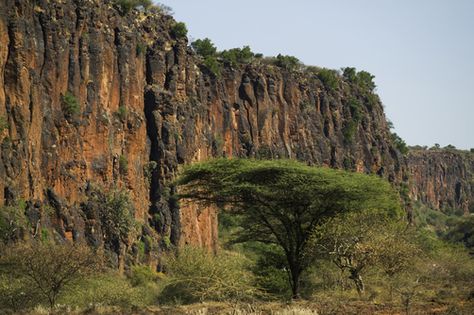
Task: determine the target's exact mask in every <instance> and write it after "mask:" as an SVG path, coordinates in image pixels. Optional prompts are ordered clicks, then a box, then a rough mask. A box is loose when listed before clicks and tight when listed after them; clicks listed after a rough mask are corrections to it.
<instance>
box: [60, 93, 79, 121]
mask: <svg viewBox="0 0 474 315" xmlns="http://www.w3.org/2000/svg"><path fill="white" fill-rule="evenodd" d="M62 100H63V111H64V114H65V116H66V117H67V118H71V117H73V116H75V115H77V114H79V113H80V112H81V107H80V105H79V102H78V101H77V98H76V97H75V96H74V94H72V93H71V92H69V91H67V92H66V94H64V96H63V99H62Z"/></svg>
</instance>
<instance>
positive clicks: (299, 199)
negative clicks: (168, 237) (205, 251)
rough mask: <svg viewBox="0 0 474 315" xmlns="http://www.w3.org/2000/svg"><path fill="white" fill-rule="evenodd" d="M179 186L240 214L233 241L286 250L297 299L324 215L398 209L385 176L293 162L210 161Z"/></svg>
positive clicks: (184, 194) (189, 171)
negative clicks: (309, 248)
mask: <svg viewBox="0 0 474 315" xmlns="http://www.w3.org/2000/svg"><path fill="white" fill-rule="evenodd" d="M178 184H179V185H181V198H190V199H194V200H198V201H202V202H204V203H205V204H208V203H211V204H219V205H222V206H227V211H229V212H230V213H234V214H235V215H239V216H240V217H241V219H242V220H241V227H242V229H240V230H239V231H238V232H236V234H235V235H234V242H248V241H256V242H261V243H264V244H274V245H276V246H278V247H279V248H281V249H282V251H283V252H284V255H285V258H286V268H287V270H288V271H289V280H290V284H291V289H292V294H293V297H294V298H298V297H299V294H300V276H301V274H302V272H303V271H304V270H306V269H307V268H308V266H309V264H310V262H311V258H312V257H310V256H309V255H307V254H306V252H307V251H306V249H307V245H308V239H309V236H310V235H311V233H312V232H313V230H314V228H315V227H316V226H317V225H319V224H321V223H322V222H323V220H324V219H325V218H327V217H331V216H333V215H335V214H337V213H339V212H346V211H348V210H360V209H364V208H377V209H381V210H386V211H397V209H399V205H398V200H397V197H396V195H395V194H394V193H393V191H392V189H391V187H390V185H389V184H388V183H387V182H385V181H383V180H381V179H380V178H377V177H374V176H367V175H363V174H356V173H349V172H344V171H336V170H332V169H326V168H316V167H309V166H306V165H304V164H302V163H299V162H295V161H288V160H276V161H262V160H239V159H232V160H226V159H217V160H211V161H208V162H205V163H199V164H195V165H191V166H189V167H187V168H185V170H184V172H183V174H182V175H181V177H180V179H179V180H178Z"/></svg>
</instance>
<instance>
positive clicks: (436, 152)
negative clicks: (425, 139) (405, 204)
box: [407, 149, 474, 214]
mask: <svg viewBox="0 0 474 315" xmlns="http://www.w3.org/2000/svg"><path fill="white" fill-rule="evenodd" d="M407 161H408V168H409V171H410V174H411V177H410V180H411V185H410V187H411V196H412V199H414V200H418V201H421V202H422V203H424V204H426V205H428V206H430V207H431V208H433V209H440V210H442V211H445V212H451V213H452V212H456V211H457V210H462V212H464V213H465V214H467V213H472V212H474V153H471V152H467V151H459V150H454V149H430V150H422V149H418V150H410V153H409V154H408V156H407Z"/></svg>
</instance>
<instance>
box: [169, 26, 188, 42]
mask: <svg viewBox="0 0 474 315" xmlns="http://www.w3.org/2000/svg"><path fill="white" fill-rule="evenodd" d="M171 35H172V36H173V37H174V38H176V39H181V38H185V37H186V36H187V35H188V28H187V27H186V24H184V23H183V22H177V23H175V24H174V25H173V27H171Z"/></svg>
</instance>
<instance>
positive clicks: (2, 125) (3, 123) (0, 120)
mask: <svg viewBox="0 0 474 315" xmlns="http://www.w3.org/2000/svg"><path fill="white" fill-rule="evenodd" d="M8 127H9V125H8V122H7V120H6V118H5V117H3V116H0V133H2V132H3V130H6V129H8Z"/></svg>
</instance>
